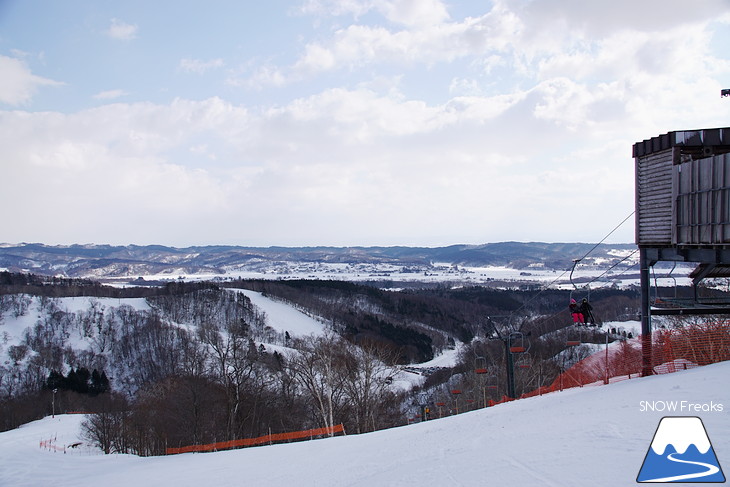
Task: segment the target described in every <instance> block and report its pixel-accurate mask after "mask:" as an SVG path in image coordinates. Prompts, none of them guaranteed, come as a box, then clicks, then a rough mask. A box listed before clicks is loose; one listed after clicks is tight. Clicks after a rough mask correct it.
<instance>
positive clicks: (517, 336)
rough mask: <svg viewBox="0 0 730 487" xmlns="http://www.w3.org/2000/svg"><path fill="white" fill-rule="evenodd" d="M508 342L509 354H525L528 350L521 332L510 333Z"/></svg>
mask: <svg viewBox="0 0 730 487" xmlns="http://www.w3.org/2000/svg"><path fill="white" fill-rule="evenodd" d="M509 340H510V346H509V351H510V353H525V352H527V349H528V348H529V346H528V345H527V343H525V335H524V334H523V333H522V332H519V331H516V332H513V333H510V336H509Z"/></svg>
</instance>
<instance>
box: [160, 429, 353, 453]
mask: <svg viewBox="0 0 730 487" xmlns="http://www.w3.org/2000/svg"><path fill="white" fill-rule="evenodd" d="M344 432H345V427H344V426H343V425H341V424H338V425H335V426H328V427H325V428H314V429H309V430H302V431H291V432H289V433H274V434H268V435H264V436H259V437H258V438H243V439H240V440H229V441H219V442H216V443H208V444H206V445H188V446H182V447H179V448H167V449H166V450H165V453H166V454H167V455H174V454H177V453H190V452H209V451H218V450H227V449H230V448H242V447H246V446H258V445H266V444H271V443H278V442H282V441H291V440H302V439H305V438H310V439H313V438H317V437H320V436H333V435H335V434H337V433H344Z"/></svg>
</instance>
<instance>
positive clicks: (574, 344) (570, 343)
mask: <svg viewBox="0 0 730 487" xmlns="http://www.w3.org/2000/svg"><path fill="white" fill-rule="evenodd" d="M581 343H582V342H581V341H580V340H568V341H567V342H566V345H568V346H569V347H577V346H578V345H580V344H581Z"/></svg>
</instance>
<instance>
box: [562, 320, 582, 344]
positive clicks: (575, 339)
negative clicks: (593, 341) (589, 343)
mask: <svg viewBox="0 0 730 487" xmlns="http://www.w3.org/2000/svg"><path fill="white" fill-rule="evenodd" d="M583 328H584V327H583V326H581V325H573V326H570V327H568V340H567V341H566V342H565V344H566V345H567V346H569V347H577V346H578V345H580V344H582V343H583V333H584V330H583Z"/></svg>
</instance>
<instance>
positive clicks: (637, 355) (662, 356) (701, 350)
mask: <svg viewBox="0 0 730 487" xmlns="http://www.w3.org/2000/svg"><path fill="white" fill-rule="evenodd" d="M642 339H643V337H639V338H634V339H630V340H623V341H620V342H614V343H613V344H610V345H609V346H607V347H605V349H604V350H601V351H599V352H597V353H595V354H593V355H591V356H589V357H587V358H585V359H583V360H581V361H580V362H578V363H576V364H575V365H574V366H572V367H570V368H569V369H567V370H566V371H565V372H563V373H561V374H560V375H558V377H557V378H556V379H555V380H554V381H553V383H552V384H550V385H549V386H543V387H540V388H538V389H535V390H533V391H531V392H529V393H526V394H523V395H522V396H520V397H532V396H537V395H540V394H546V393H548V392H554V391H560V390H563V389H568V388H571V387H583V386H585V385H590V384H608V383H611V382H618V381H621V380H626V379H632V378H636V377H639V376H640V375H641V371H642V366H643V360H642ZM651 348H652V354H651V365H652V372H653V373H654V374H668V373H672V372H677V371H679V370H686V369H690V368H694V367H699V366H702V365H709V364H713V363H717V362H722V361H725V360H730V321H725V320H723V321H711V322H706V323H699V324H692V325H687V326H684V327H681V328H674V329H666V330H658V331H656V332H654V333H653V334H652V336H651ZM507 400H509V399H508V398H506V397H505V398H503V399H502V400H501V401H490V406H491V405H494V404H499V403H501V402H505V401H507Z"/></svg>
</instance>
